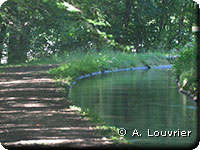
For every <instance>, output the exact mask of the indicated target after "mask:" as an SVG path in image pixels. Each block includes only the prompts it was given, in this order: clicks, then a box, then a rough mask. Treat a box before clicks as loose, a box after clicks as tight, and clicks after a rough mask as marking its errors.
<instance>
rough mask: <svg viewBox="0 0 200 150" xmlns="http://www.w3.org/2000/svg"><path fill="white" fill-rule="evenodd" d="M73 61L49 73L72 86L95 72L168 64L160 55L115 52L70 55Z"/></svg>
mask: <svg viewBox="0 0 200 150" xmlns="http://www.w3.org/2000/svg"><path fill="white" fill-rule="evenodd" d="M69 57H71V58H72V59H71V60H72V61H71V62H68V63H66V64H64V65H61V66H60V67H58V68H55V69H52V70H50V71H49V73H50V74H52V75H53V76H55V77H56V78H62V79H67V82H68V84H69V85H70V84H71V83H72V82H73V81H75V79H76V78H78V77H80V76H83V75H87V74H91V73H93V72H99V71H106V70H114V69H122V68H130V67H137V66H144V65H147V64H148V65H150V66H155V65H161V64H167V63H168V62H167V60H166V58H165V56H164V55H162V54H160V53H145V54H127V53H123V52H114V51H101V52H97V51H89V52H88V53H86V54H85V55H84V56H83V57H78V58H77V57H76V56H75V58H76V59H73V55H70V56H69Z"/></svg>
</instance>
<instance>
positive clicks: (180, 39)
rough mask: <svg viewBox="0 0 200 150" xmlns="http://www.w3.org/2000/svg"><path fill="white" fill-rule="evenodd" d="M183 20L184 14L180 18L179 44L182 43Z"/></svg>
mask: <svg viewBox="0 0 200 150" xmlns="http://www.w3.org/2000/svg"><path fill="white" fill-rule="evenodd" d="M183 20H184V17H183V16H182V17H181V18H180V19H179V29H178V30H179V37H178V44H179V45H180V44H181V43H182V27H183Z"/></svg>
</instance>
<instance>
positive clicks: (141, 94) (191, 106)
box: [70, 69, 197, 146]
mask: <svg viewBox="0 0 200 150" xmlns="http://www.w3.org/2000/svg"><path fill="white" fill-rule="evenodd" d="M70 98H71V100H72V101H73V102H74V104H75V105H77V106H79V107H83V108H89V109H90V110H92V111H94V112H95V113H97V114H98V115H99V116H100V118H102V119H103V120H104V121H105V122H106V124H107V125H110V126H115V127H118V128H125V129H126V130H127V135H126V136H125V137H126V138H127V139H128V140H130V141H132V142H133V143H134V144H135V145H137V146H189V145H191V144H194V143H195V142H197V106H196V104H195V103H194V102H193V101H192V100H191V99H190V98H188V97H186V96H185V95H183V94H181V93H179V92H178V89H177V87H176V83H175V77H174V76H173V75H172V73H171V71H170V70H168V69H150V70H135V71H126V72H118V73H110V74H104V75H98V76H95V77H91V78H90V79H83V80H80V81H78V83H77V84H76V85H74V86H73V88H72V89H71V92H70ZM134 129H136V130H137V131H138V132H139V133H140V134H141V135H142V136H141V137H139V136H137V135H135V136H134V137H133V136H132V134H133V131H134ZM148 129H149V130H148ZM148 131H150V133H151V134H153V132H154V131H159V132H161V131H163V132H164V131H180V132H181V131H185V132H188V131H191V132H192V133H191V134H190V136H188V137H181V136H178V135H176V137H173V136H171V137H169V136H168V137H163V136H159V137H150V136H148ZM156 133H158V132H156Z"/></svg>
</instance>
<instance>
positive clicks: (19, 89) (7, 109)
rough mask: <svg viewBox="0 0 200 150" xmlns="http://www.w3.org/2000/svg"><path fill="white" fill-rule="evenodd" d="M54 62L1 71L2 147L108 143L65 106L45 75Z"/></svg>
mask: <svg viewBox="0 0 200 150" xmlns="http://www.w3.org/2000/svg"><path fill="white" fill-rule="evenodd" d="M54 67H56V66H55V65H49V66H36V67H11V68H7V69H4V72H3V73H0V142H1V143H2V145H3V146H4V147H7V148H9V147H16V148H17V147H19V148H20V149H21V148H23V147H25V146H26V147H34V146H37V147H41V148H42V147H52V146H53V147H57V146H59V147H87V146H89V147H90V146H95V147H96V146H111V145H113V142H112V141H111V140H110V139H108V138H105V137H103V136H102V135H101V134H100V133H98V134H97V132H96V130H95V128H94V125H92V124H91V122H89V121H88V120H87V119H85V118H83V117H81V116H80V115H79V113H78V110H76V109H71V108H68V107H67V106H68V104H67V100H66V99H65V98H64V97H63V96H62V95H61V94H59V92H57V91H58V87H56V86H55V83H54V82H53V80H52V79H51V76H49V75H48V74H47V71H48V70H49V69H51V68H54Z"/></svg>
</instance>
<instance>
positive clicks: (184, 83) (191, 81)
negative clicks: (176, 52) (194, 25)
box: [173, 41, 198, 100]
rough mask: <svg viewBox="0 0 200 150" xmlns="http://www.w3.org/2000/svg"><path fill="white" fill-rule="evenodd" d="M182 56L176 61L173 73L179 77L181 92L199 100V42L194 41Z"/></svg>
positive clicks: (185, 48)
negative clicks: (183, 91)
mask: <svg viewBox="0 0 200 150" xmlns="http://www.w3.org/2000/svg"><path fill="white" fill-rule="evenodd" d="M182 49H183V51H182V52H181V53H180V56H179V57H178V58H177V59H176V60H175V61H174V65H173V72H174V73H175V74H176V76H177V80H178V84H179V86H180V88H181V90H185V92H186V93H188V94H189V95H191V96H192V97H193V99H194V100H196V99H197V89H198V78H197V76H198V74H197V71H198V61H197V60H198V51H197V42H196V41H193V42H191V43H189V44H188V45H186V46H184V47H183V48H182Z"/></svg>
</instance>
